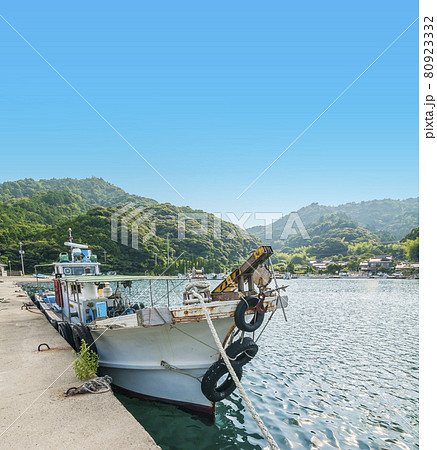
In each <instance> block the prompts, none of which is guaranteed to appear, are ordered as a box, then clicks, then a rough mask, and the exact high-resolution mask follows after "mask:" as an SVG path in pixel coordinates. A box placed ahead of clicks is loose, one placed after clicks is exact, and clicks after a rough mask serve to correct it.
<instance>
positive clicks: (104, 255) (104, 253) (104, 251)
mask: <svg viewBox="0 0 437 450" xmlns="http://www.w3.org/2000/svg"><path fill="white" fill-rule="evenodd" d="M103 257H104V258H105V264H106V250H103Z"/></svg>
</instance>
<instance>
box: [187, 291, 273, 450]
mask: <svg viewBox="0 0 437 450" xmlns="http://www.w3.org/2000/svg"><path fill="white" fill-rule="evenodd" d="M196 297H197V298H198V299H199V301H200V304H201V305H202V309H203V313H204V314H205V317H206V321H207V322H208V326H209V329H210V330H211V333H212V336H213V338H214V341H215V343H216V345H217V348H218V350H219V352H220V354H221V355H222V358H223V361H224V363H225V364H226V367H227V368H228V371H229V374H230V375H231V377H232V379H233V380H234V383H235V385H236V386H237V388H238V390H239V391H240V394H241V397H242V399H243V400H244V403H246V406H247V409H248V410H249V411H250V413H251V414H252V417H253V418H254V420H255V422H256V424H257V425H258V427H259V429H260V430H261V432H262V434H263V435H264V436H265V438H266V439H267V442H268V443H269V445H270V448H272V449H273V450H279V446H278V444H277V443H276V442H275V440H274V439H273V437H272V435H271V434H270V432H269V430H268V429H267V427H266V426H265V425H264V422H263V421H262V419H261V417H260V416H259V414H258V413H257V411H256V409H255V407H254V406H253V404H252V402H251V401H250V399H249V397H248V396H247V394H246V391H245V390H244V388H243V386H242V384H241V383H240V380H239V379H238V377H237V374H236V373H235V370H234V368H233V367H232V364H231V362H230V361H229V357H228V355H227V354H226V352H225V349H224V348H223V345H222V343H221V342H220V338H219V337H218V334H217V331H216V329H215V327H214V324H213V323H212V320H211V317H210V315H209V312H208V310H207V308H206V306H205V302H204V301H203V298H202V297H201V296H200V295H196Z"/></svg>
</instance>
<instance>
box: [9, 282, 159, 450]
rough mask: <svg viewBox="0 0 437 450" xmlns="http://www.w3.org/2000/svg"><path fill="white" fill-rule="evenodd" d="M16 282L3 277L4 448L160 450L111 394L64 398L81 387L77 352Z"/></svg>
mask: <svg viewBox="0 0 437 450" xmlns="http://www.w3.org/2000/svg"><path fill="white" fill-rule="evenodd" d="M15 281H16V280H13V279H11V278H10V279H8V277H0V448H1V449H11V448H20V449H27V448H44V449H51V448H53V449H54V448H56V449H60V448H69V449H76V448H77V449H79V448H80V449H84V448H85V449H86V448H93V449H107V448H142V449H159V448H160V447H158V446H157V445H156V444H155V442H154V441H153V439H152V437H151V436H150V435H149V434H148V433H147V431H146V430H145V429H144V428H143V427H142V426H141V425H140V424H139V423H138V422H137V421H136V420H135V418H134V417H133V416H132V415H131V414H130V413H129V411H127V409H126V408H125V407H124V406H123V405H122V404H121V403H120V402H119V401H118V400H117V398H116V397H115V396H114V395H113V394H112V392H106V393H103V394H96V395H93V394H84V395H76V396H72V397H65V396H64V392H65V391H66V390H67V389H68V388H70V387H73V386H76V387H77V386H79V385H80V384H81V383H82V382H80V381H78V379H77V378H76V376H75V374H74V370H73V367H72V361H73V354H72V349H71V347H70V346H69V345H68V344H67V342H66V341H65V340H64V339H63V338H62V337H61V336H60V335H59V334H58V333H57V331H56V330H55V329H54V328H53V327H52V326H51V325H50V323H49V322H48V321H47V320H46V318H45V317H44V316H43V314H42V313H41V312H40V311H39V310H38V309H36V308H34V309H33V311H34V312H30V311H26V310H25V309H21V306H22V304H23V302H29V301H30V299H29V297H28V296H27V294H26V293H25V292H24V291H23V290H21V288H20V287H19V286H18V285H17V284H16V283H15ZM20 281H21V280H20ZM42 343H47V344H48V345H49V346H50V348H51V350H43V351H40V352H38V345H39V344H42ZM145 407H147V405H145Z"/></svg>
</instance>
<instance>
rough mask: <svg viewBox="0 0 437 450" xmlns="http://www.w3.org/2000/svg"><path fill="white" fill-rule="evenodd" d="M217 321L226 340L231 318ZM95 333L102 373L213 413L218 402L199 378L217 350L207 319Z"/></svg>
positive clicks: (137, 392)
mask: <svg viewBox="0 0 437 450" xmlns="http://www.w3.org/2000/svg"><path fill="white" fill-rule="evenodd" d="M213 323H214V326H215V328H216V330H217V333H218V335H219V337H220V340H221V342H222V343H223V344H224V343H225V342H226V340H227V339H228V337H229V335H230V332H231V330H232V329H233V327H234V320H233V317H226V318H219V319H216V320H214V321H213ZM91 333H92V335H93V338H94V339H95V342H96V346H97V350H98V353H99V372H101V374H105V375H109V376H111V377H112V382H113V384H114V385H115V386H117V387H118V388H119V390H120V391H121V392H124V393H125V394H127V395H129V396H132V397H138V398H143V399H151V400H157V401H162V402H166V403H172V404H176V405H179V406H181V407H183V408H185V409H188V410H192V411H196V412H200V413H204V414H207V415H211V416H213V415H214V411H215V404H214V403H212V402H210V401H209V400H208V399H206V397H205V396H204V395H203V393H202V391H201V381H202V378H203V375H204V374H205V372H206V371H207V370H208V368H209V366H210V365H211V364H212V363H214V362H215V361H217V360H218V357H219V352H218V350H217V349H216V346H215V342H214V339H213V337H212V335H211V331H210V329H209V327H208V324H207V323H206V321H205V320H200V321H196V322H187V323H177V324H165V325H160V326H153V327H129V328H114V329H106V330H103V331H102V330H92V331H91Z"/></svg>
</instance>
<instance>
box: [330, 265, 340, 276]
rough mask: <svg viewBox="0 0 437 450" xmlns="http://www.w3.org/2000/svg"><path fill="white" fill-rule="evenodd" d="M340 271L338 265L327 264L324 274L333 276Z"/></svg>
mask: <svg viewBox="0 0 437 450" xmlns="http://www.w3.org/2000/svg"><path fill="white" fill-rule="evenodd" d="M341 269H342V266H341V265H340V264H328V265H327V266H326V272H327V273H330V274H332V275H335V274H336V273H339V272H340V271H341Z"/></svg>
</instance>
